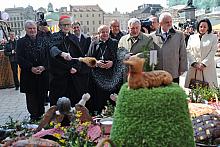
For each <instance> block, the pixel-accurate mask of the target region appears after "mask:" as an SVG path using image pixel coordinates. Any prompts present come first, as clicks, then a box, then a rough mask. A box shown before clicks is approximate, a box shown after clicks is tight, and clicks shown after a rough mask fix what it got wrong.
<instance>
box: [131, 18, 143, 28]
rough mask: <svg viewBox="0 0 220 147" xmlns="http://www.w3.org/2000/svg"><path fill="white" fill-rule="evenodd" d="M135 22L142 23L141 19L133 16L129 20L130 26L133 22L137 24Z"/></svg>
mask: <svg viewBox="0 0 220 147" xmlns="http://www.w3.org/2000/svg"><path fill="white" fill-rule="evenodd" d="M135 23H138V24H140V25H141V21H140V20H139V19H137V18H131V19H130V20H129V21H128V27H130V26H131V25H132V24H135Z"/></svg>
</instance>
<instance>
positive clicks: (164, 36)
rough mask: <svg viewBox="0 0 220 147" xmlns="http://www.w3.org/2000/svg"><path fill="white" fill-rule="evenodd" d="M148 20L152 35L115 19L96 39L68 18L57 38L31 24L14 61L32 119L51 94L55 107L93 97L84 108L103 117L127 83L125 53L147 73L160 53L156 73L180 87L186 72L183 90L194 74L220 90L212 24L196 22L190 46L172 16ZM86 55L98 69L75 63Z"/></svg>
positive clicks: (138, 25)
mask: <svg viewBox="0 0 220 147" xmlns="http://www.w3.org/2000/svg"><path fill="white" fill-rule="evenodd" d="M150 20H151V21H152V22H153V23H152V30H151V32H150V34H146V33H143V32H141V22H140V20H139V19H137V18H131V19H130V20H129V21H128V34H124V33H122V32H121V31H120V23H119V21H118V20H113V21H112V22H111V24H110V26H108V25H101V26H100V27H99V28H98V39H91V38H90V37H88V36H86V35H84V34H83V33H82V32H81V31H80V23H79V22H72V21H71V18H70V16H66V15H63V16H60V19H59V28H60V31H59V32H57V33H53V34H50V33H49V34H48V33H46V32H42V31H41V32H40V30H38V31H37V24H36V22H34V21H27V22H26V23H25V31H26V36H25V37H23V38H20V39H19V40H18V41H17V45H16V56H17V62H18V64H19V66H20V68H21V75H20V84H19V83H18V84H17V87H18V86H19V85H20V91H21V92H23V93H25V94H26V101H27V108H28V111H29V113H30V114H31V115H30V118H31V119H33V120H37V119H39V118H40V117H41V116H42V115H43V114H44V101H45V100H44V99H45V98H46V97H47V93H48V91H49V98H50V105H51V106H52V105H56V103H57V100H58V98H60V97H68V98H69V99H70V101H71V105H72V106H74V105H75V104H76V103H77V102H78V101H79V100H80V99H81V96H82V95H83V94H84V93H87V92H89V93H90V95H91V99H90V100H89V101H88V102H87V104H86V107H87V108H88V109H89V111H90V112H91V113H93V114H95V113H101V111H102V109H103V108H104V106H105V105H106V104H107V101H108V100H109V101H111V99H109V97H110V94H113V93H118V92H119V90H120V87H121V85H122V84H123V83H124V82H125V80H124V79H125V77H126V73H124V70H120V69H122V68H121V61H120V60H122V59H120V58H119V54H120V51H124V50H126V54H129V55H135V54H137V55H138V56H140V57H143V58H145V59H146V63H145V68H144V69H145V70H146V71H150V70H152V68H151V66H152V65H151V64H150V60H151V54H150V52H151V51H152V50H153V51H156V52H157V64H156V65H155V69H160V70H165V71H168V72H169V73H170V74H171V75H172V77H173V82H176V83H179V77H180V76H181V75H182V74H183V73H184V72H186V71H187V70H188V72H187V76H186V82H185V87H189V81H190V79H191V78H194V74H195V72H198V73H197V78H198V79H202V73H203V75H204V80H206V81H207V82H209V83H210V86H213V85H215V86H217V75H216V70H215V62H214V56H215V52H216V50H217V36H216V35H214V34H212V26H211V23H210V21H209V20H208V19H203V20H201V21H200V22H199V23H198V27H197V33H196V34H193V35H190V36H189V39H188V45H187V47H186V43H185V36H184V33H183V32H181V31H179V30H176V29H174V28H173V24H172V16H171V14H170V13H168V12H164V13H162V14H161V15H160V16H159V18H157V17H155V16H152V17H151V18H150ZM45 33H46V34H45ZM12 38H13V37H12ZM9 43H10V42H9ZM11 46H12V45H11ZM11 46H10V47H11ZM10 47H9V48H10ZM6 50H7V48H6ZM11 54H13V53H12V52H11ZM86 56H88V57H94V58H96V60H97V64H96V67H94V68H91V67H89V66H87V65H86V64H85V63H83V62H80V61H79V60H77V59H78V58H79V57H86ZM188 66H189V69H188ZM200 71H203V72H200ZM15 79H16V77H15ZM15 81H16V80H15ZM111 103H112V104H114V102H113V101H111Z"/></svg>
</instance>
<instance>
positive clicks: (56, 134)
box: [53, 133, 61, 139]
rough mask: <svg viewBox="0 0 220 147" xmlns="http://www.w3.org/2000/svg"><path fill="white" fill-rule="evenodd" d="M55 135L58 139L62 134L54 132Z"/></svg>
mask: <svg viewBox="0 0 220 147" xmlns="http://www.w3.org/2000/svg"><path fill="white" fill-rule="evenodd" d="M53 136H54V137H56V138H58V139H61V134H59V133H54V134H53Z"/></svg>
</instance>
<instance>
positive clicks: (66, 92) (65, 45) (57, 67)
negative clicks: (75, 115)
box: [49, 15, 89, 106]
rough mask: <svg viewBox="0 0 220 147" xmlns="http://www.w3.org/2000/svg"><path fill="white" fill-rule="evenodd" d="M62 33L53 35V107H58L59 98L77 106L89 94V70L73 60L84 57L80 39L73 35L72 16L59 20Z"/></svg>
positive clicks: (51, 67)
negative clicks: (85, 94)
mask: <svg viewBox="0 0 220 147" xmlns="http://www.w3.org/2000/svg"><path fill="white" fill-rule="evenodd" d="M59 28H60V31H59V32H57V33H54V34H53V35H52V41H51V45H50V46H51V49H50V58H49V69H50V73H51V78H50V94H49V95H50V98H51V105H56V103H57V100H58V98H60V97H68V98H69V99H70V101H71V105H72V106H75V104H76V103H78V101H79V100H80V99H81V96H82V95H83V94H84V93H86V92H88V89H87V85H88V83H87V74H88V72H89V68H88V67H87V65H86V64H85V63H82V62H79V61H78V60H73V58H79V57H84V53H83V51H82V50H81V48H80V45H79V41H78V38H77V37H76V36H75V35H74V34H71V33H70V32H71V30H72V25H71V18H70V16H67V15H63V16H60V19H59Z"/></svg>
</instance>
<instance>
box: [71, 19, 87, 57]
mask: <svg viewBox="0 0 220 147" xmlns="http://www.w3.org/2000/svg"><path fill="white" fill-rule="evenodd" d="M72 27H73V33H74V35H76V36H77V37H78V39H79V46H80V48H81V49H82V51H83V54H84V55H86V54H87V52H88V50H89V46H90V44H91V37H89V36H87V35H85V34H82V32H81V28H80V23H79V22H78V21H75V22H73V24H72Z"/></svg>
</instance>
